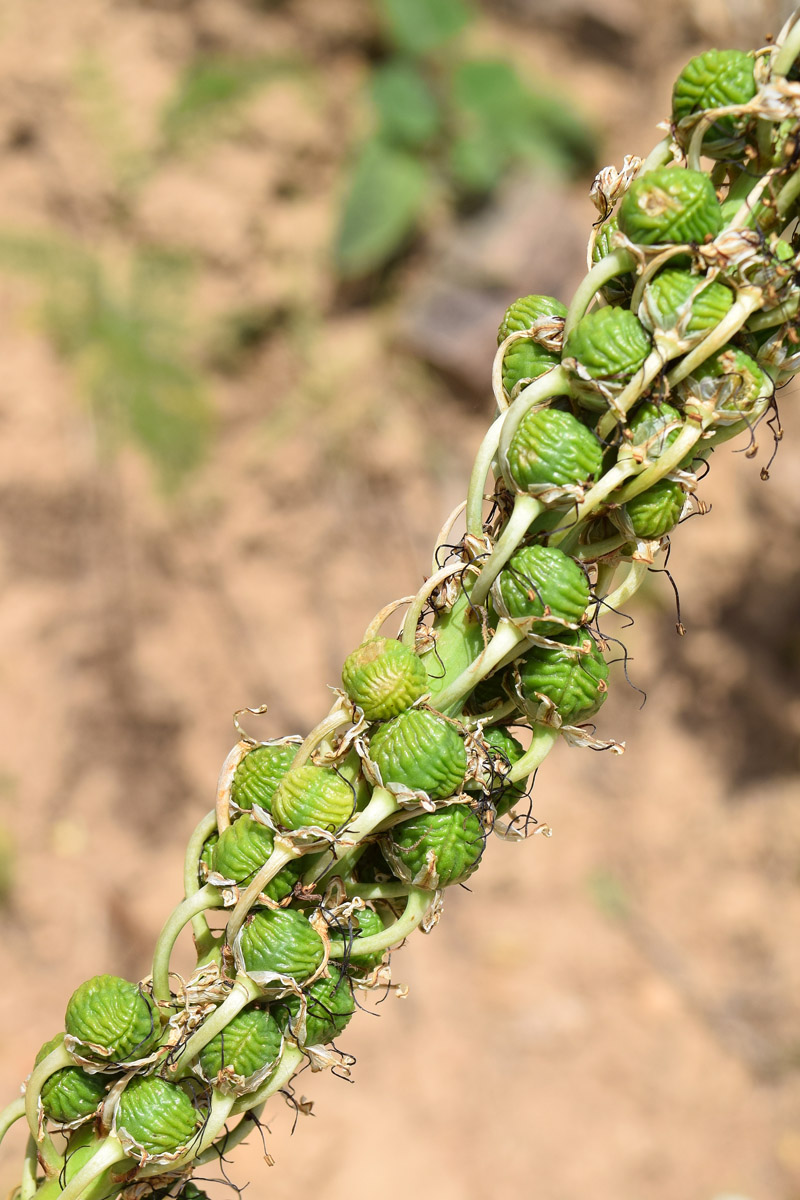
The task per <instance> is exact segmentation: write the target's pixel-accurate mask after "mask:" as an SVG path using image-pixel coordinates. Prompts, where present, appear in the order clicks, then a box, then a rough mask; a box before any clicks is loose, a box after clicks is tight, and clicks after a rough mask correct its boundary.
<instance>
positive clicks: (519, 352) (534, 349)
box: [503, 338, 560, 396]
mask: <svg viewBox="0 0 800 1200" xmlns="http://www.w3.org/2000/svg"><path fill="white" fill-rule="evenodd" d="M559 361H560V357H559V355H558V354H556V352H555V351H554V350H546V349H545V347H544V346H540V345H539V343H538V342H535V341H533V339H532V338H518V339H517V341H515V342H512V343H511V344H510V346H508V347H507V348H506V351H505V353H504V355H503V387H504V389H505V391H506V394H507V395H509V396H510V395H511V394H512V393H513V391H514V389H515V388H516V387H517V385H518V384H522V383H525V384H528V383H531V382H532V381H533V380H534V379H538V378H539V376H540V375H544V373H545V371H549V370H551V369H552V368H553V367H557V366H558V364H559Z"/></svg>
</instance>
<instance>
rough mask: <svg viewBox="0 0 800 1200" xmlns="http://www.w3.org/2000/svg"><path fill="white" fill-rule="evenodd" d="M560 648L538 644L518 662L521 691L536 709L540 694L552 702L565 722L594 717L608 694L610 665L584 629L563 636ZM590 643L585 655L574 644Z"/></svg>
mask: <svg viewBox="0 0 800 1200" xmlns="http://www.w3.org/2000/svg"><path fill="white" fill-rule="evenodd" d="M561 641H562V646H563V649H562V648H561V647H559V649H557V650H550V649H547V650H545V649H542V648H540V647H538V646H537V647H536V648H535V649H533V650H531V651H530V652H529V653H528V654H526V656H525V658H524V659H523V660H522V662H521V663H520V665H519V681H520V692H521V693H522V696H523V697H524V698H525V700H526V701H528V702H529V703H530V704H531V706H532V707H533V708H534V709H536V708H538V705H539V703H540V696H546V697H547V699H548V700H550V701H551V703H552V704H553V706H554V707H555V709H556V711H557V712H558V714H559V716H560V717H561V720H562V721H563V722H564V724H565V725H574V724H575V723H576V722H577V721H583V720H586V719H587V718H588V717H591V716H592V715H593V714H594V713H596V712H597V710H598V709H599V708H600V706H601V705H602V704H603V703H604V702H605V699H606V696H607V694H608V687H607V684H606V680H607V679H608V666H607V664H606V662H605V659H604V658H603V656H602V654H601V653H600V651H599V650H598V648H597V647H596V646H595V645H594V644H593V643H592V641H591V639H590V638H589V635H588V634H587V633H586V632H585V631H584V630H577V631H576V632H575V633H571V634H568V635H567V636H566V637H564V638H562V639H561ZM586 643H588V644H589V646H590V649H589V652H588V653H586V654H576V653H575V649H574V648H575V647H580V646H583V645H585V644H586Z"/></svg>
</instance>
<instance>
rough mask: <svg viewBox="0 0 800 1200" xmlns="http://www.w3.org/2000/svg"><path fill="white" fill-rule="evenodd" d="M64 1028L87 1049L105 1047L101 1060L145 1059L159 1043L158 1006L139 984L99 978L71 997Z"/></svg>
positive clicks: (118, 979) (82, 987) (116, 977)
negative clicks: (89, 1047)
mask: <svg viewBox="0 0 800 1200" xmlns="http://www.w3.org/2000/svg"><path fill="white" fill-rule="evenodd" d="M64 1028H65V1029H66V1031H67V1033H68V1034H70V1035H71V1036H72V1037H74V1038H77V1039H78V1041H80V1042H82V1043H83V1045H84V1046H87V1047H88V1046H91V1047H102V1048H103V1050H104V1051H105V1053H101V1052H100V1051H96V1053H97V1054H98V1057H99V1058H101V1059H104V1060H105V1059H109V1060H113V1061H115V1062H125V1061H128V1060H132V1059H139V1058H144V1057H145V1056H146V1055H147V1054H148V1053H149V1051H150V1050H151V1049H152V1048H153V1046H154V1045H155V1043H156V1042H157V1041H158V1036H159V1033H160V1028H161V1027H160V1023H159V1019H158V1014H157V1012H156V1009H155V1006H154V1004H153V1002H152V1000H151V999H150V997H149V996H147V995H146V994H145V993H144V992H143V991H142V990H141V988H140V986H139V985H138V984H135V983H129V982H128V980H127V979H120V978H119V977H118V976H117V975H95V976H94V977H93V978H92V979H87V980H86V982H85V983H82V984H81V985H80V987H79V988H77V989H76V990H75V991H74V992H73V993H72V996H71V997H70V1000H69V1003H68V1004H67V1012H66V1016H65V1018H64Z"/></svg>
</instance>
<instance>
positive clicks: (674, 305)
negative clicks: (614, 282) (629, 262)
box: [639, 267, 733, 340]
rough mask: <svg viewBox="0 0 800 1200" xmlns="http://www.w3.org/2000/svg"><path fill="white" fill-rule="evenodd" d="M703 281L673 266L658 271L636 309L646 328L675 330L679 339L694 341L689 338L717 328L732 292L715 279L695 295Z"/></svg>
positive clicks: (730, 299) (698, 276) (699, 276)
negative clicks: (640, 304)
mask: <svg viewBox="0 0 800 1200" xmlns="http://www.w3.org/2000/svg"><path fill="white" fill-rule="evenodd" d="M702 282H703V277H702V276H701V275H693V274H692V273H691V271H679V270H676V269H675V268H673V267H667V268H666V269H665V270H663V271H659V273H658V274H657V275H656V276H655V278H654V279H651V281H650V283H648V285H647V287H646V288H645V289H644V297H643V303H642V306H641V308H640V310H639V313H640V316H641V318H642V321H643V322H644V323H645V325H646V326H647V327H648V329H653V330H655V329H658V330H662V331H668V330H673V329H674V330H675V331H676V332H677V333H678V335H679V336H680V337H682V338H688V339H690V340H696V336H695V338H694V339H693V338H692V335H702V334H704V333H706V332H707V331H708V330H709V329H713V328H714V326H715V325H719V323H720V321H721V320H722V318H723V317H724V316H725V314H726V313H727V312H728V309H729V308H730V307H731V305H732V304H733V292H732V291H731V290H730V288H727V287H725V285H724V284H722V283H717V282H716V280H712V281H711V283H707V284H706V285H705V287H704V288H703V290H702V291H700V292H698V291H697V288H698V287H699V286H700V285H701V284H702ZM694 293H697V294H696V295H694Z"/></svg>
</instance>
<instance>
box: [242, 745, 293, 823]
mask: <svg viewBox="0 0 800 1200" xmlns="http://www.w3.org/2000/svg"><path fill="white" fill-rule="evenodd" d="M299 748H300V747H299V746H297V745H296V744H295V743H294V742H276V743H274V744H273V745H271V746H256V748H255V749H254V750H251V751H250V752H249V754H246V755H245V756H244V758H243V759H242V761H241V762H240V763H239V766H238V767H237V768H236V774H235V775H234V777H233V784H232V786H231V799H232V800H233V801H234V802H235V803H236V804H238V805H239V808H244V809H248V808H252V807H253V805H254V804H257V805H258V807H259V808H263V809H265V811H266V812H271V811H272V797H273V796H274V795H275V789H276V788H277V786H278V784H279V783H280V781H281V780H282V779H283V777H284V775H285V774H286V772H287V771H288V770H289V768H290V767H291V765H292V763H293V762H294V759H295V756H296V754H297V751H298V750H299Z"/></svg>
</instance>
